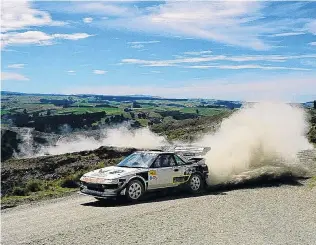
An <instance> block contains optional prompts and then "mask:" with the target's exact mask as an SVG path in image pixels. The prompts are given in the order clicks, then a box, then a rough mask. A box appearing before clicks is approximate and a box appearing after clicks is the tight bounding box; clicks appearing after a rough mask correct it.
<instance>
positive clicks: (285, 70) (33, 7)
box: [1, 1, 316, 101]
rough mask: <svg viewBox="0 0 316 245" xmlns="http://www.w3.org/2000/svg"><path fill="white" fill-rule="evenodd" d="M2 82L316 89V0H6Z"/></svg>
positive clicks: (294, 97)
mask: <svg viewBox="0 0 316 245" xmlns="http://www.w3.org/2000/svg"><path fill="white" fill-rule="evenodd" d="M1 11H2V13H1V15H2V22H1V32H2V33H1V56H2V59H1V61H2V62H1V80H2V81H1V85H2V88H1V89H2V90H9V91H18V92H38V93H64V94H78V93H91V94H117V95H125V94H129V95H130V94H146V95H157V96H163V97H175V98H215V99H231V100H250V101H257V100H281V101H308V100H313V99H316V72H315V71H316V2H306V1H303V2H302V1H300V2H285V1H282V2H276V1H269V2H266V1H258V2H254V1H252V2H247V1H242V2H236V1H220V2H215V1H204V2H194V3H193V2H191V1H183V2H179V1H167V2H158V1H152V2H145V1H142V2H136V1H128V2H122V1H120V2H115V1H101V2H84V1H71V2H61V1H55V2H47V1H35V2H34V1H33V2H27V1H5V2H3V4H2V10H1Z"/></svg>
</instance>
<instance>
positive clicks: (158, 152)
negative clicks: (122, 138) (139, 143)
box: [136, 150, 175, 154]
mask: <svg viewBox="0 0 316 245" xmlns="http://www.w3.org/2000/svg"><path fill="white" fill-rule="evenodd" d="M136 152H142V153H155V154H175V153H174V152H172V151H159V150H157V151H136Z"/></svg>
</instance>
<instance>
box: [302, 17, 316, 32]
mask: <svg viewBox="0 0 316 245" xmlns="http://www.w3.org/2000/svg"><path fill="white" fill-rule="evenodd" d="M305 28H306V29H307V31H308V32H310V33H312V34H313V35H316V20H312V21H310V22H309V23H307V24H306V26H305Z"/></svg>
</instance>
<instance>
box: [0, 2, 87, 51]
mask: <svg viewBox="0 0 316 245" xmlns="http://www.w3.org/2000/svg"><path fill="white" fill-rule="evenodd" d="M1 4H2V8H1V48H3V47H5V46H9V45H29V44H37V45H51V44H54V40H55V39H67V40H79V39H83V38H87V37H90V36H91V35H89V34H87V33H71V34H47V33H45V32H42V31H38V30H37V29H36V30H32V28H33V29H34V28H37V27H42V26H62V25H65V24H66V23H65V22H62V21H54V20H53V19H52V17H51V15H50V14H49V13H48V12H46V11H42V10H38V9H35V8H33V6H32V3H31V2H29V1H25V0H20V1H2V2H1ZM21 30H23V32H21ZM25 30H26V31H25Z"/></svg>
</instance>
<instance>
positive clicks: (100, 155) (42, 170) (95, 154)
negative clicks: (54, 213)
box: [1, 147, 136, 195]
mask: <svg viewBox="0 0 316 245" xmlns="http://www.w3.org/2000/svg"><path fill="white" fill-rule="evenodd" d="M135 150H136V149H131V148H129V149H122V148H114V147H100V148H98V149H97V150H93V151H82V152H77V153H68V154H63V155H56V156H45V157H37V158H25V159H9V160H7V161H5V162H3V163H2V171H1V186H2V189H1V192H2V193H1V195H6V194H8V193H10V191H12V189H13V187H14V186H23V185H25V184H26V183H27V182H28V181H30V180H34V179H37V180H47V181H50V180H58V179H60V178H63V177H66V176H69V175H71V174H75V173H80V172H83V171H87V170H90V169H93V168H97V167H99V166H109V165H114V164H116V163H117V162H118V161H119V160H120V159H121V158H123V157H125V156H127V155H129V154H131V153H132V152H134V151H135Z"/></svg>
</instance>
